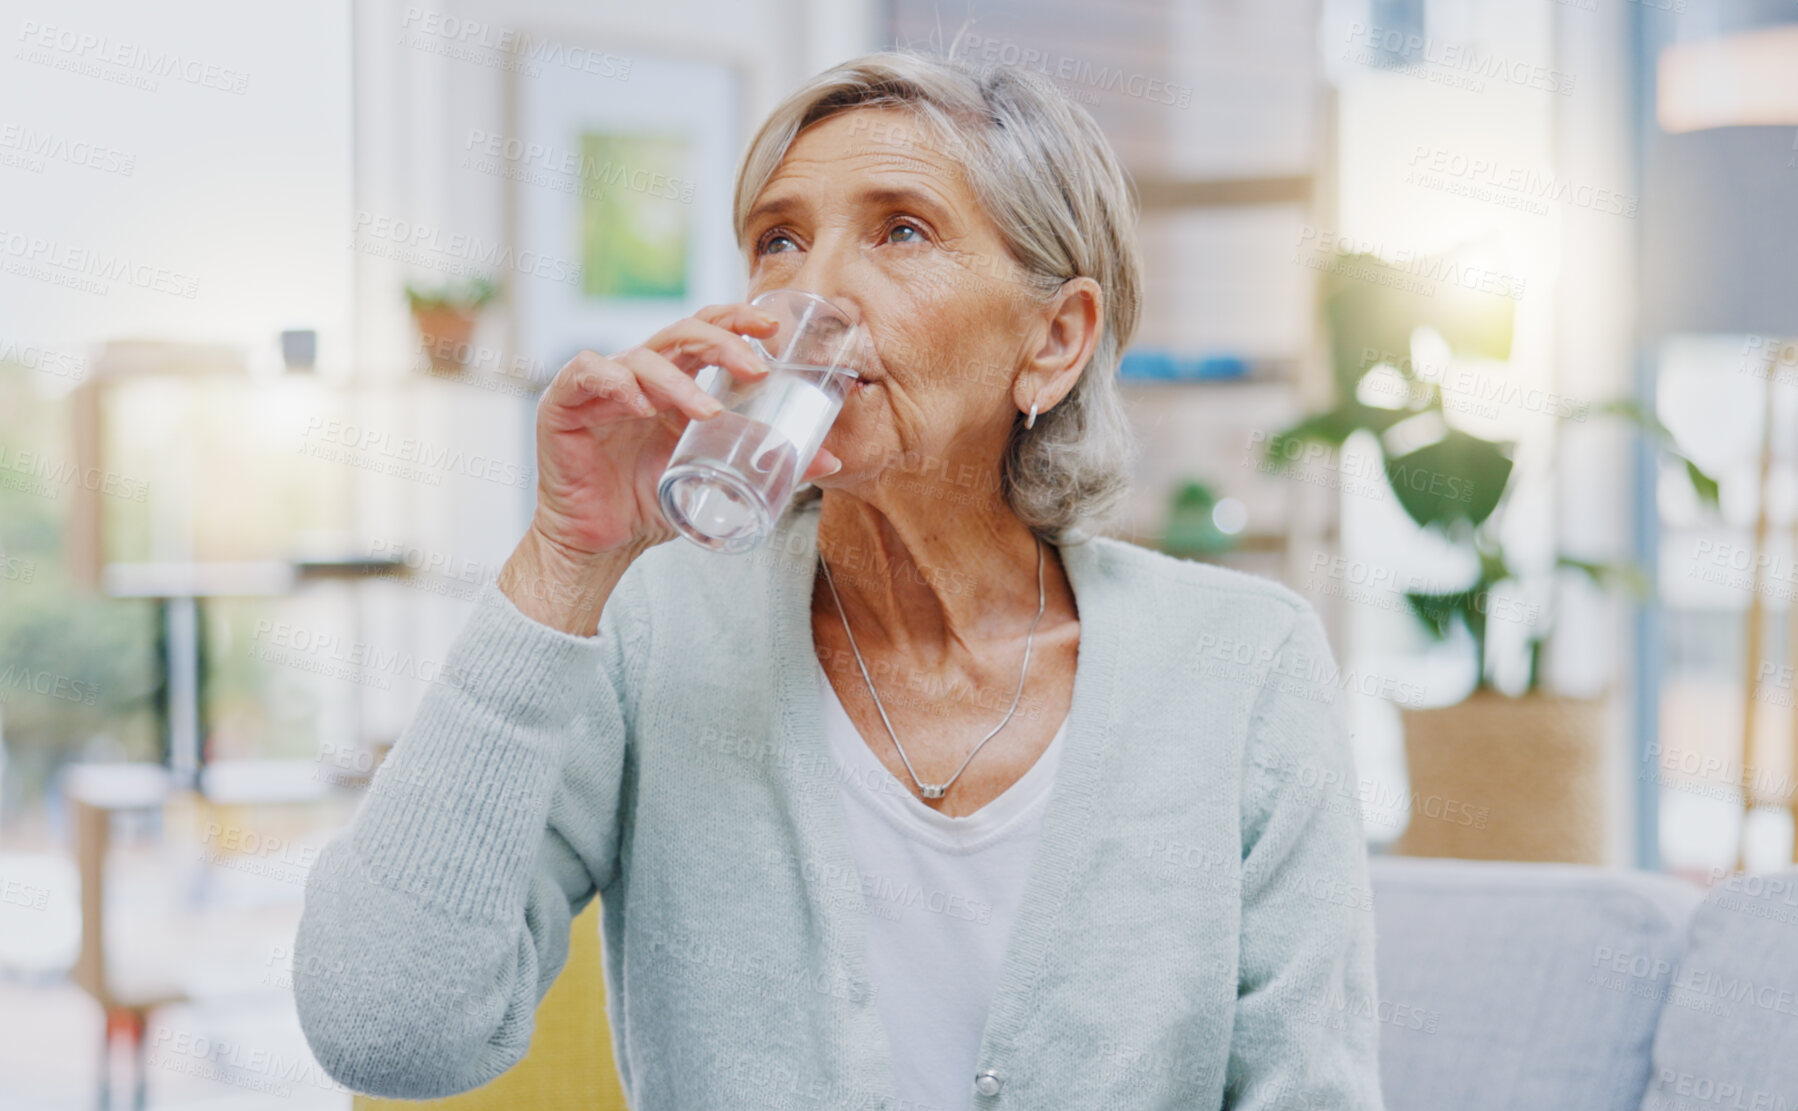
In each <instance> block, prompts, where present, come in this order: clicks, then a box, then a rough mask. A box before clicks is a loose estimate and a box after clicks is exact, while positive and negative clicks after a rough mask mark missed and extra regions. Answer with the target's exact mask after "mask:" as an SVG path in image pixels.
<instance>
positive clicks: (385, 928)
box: [293, 566, 644, 1099]
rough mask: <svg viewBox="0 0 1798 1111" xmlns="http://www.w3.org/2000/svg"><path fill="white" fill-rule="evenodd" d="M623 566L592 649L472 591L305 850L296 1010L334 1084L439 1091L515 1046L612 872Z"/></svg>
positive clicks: (625, 652) (624, 640)
mask: <svg viewBox="0 0 1798 1111" xmlns="http://www.w3.org/2000/svg"><path fill="white" fill-rule="evenodd" d="M635 570H636V567H635V566H633V568H632V572H634V571H635ZM632 572H627V573H626V575H625V577H624V579H623V580H622V581H621V582H620V583H619V585H618V587H617V588H616V589H615V590H614V593H613V595H612V597H611V598H610V599H608V600H607V604H606V606H605V609H604V611H603V612H602V615H601V619H600V622H599V627H598V630H597V632H596V635H594V636H592V637H578V636H573V635H570V634H567V633H563V632H561V631H559V630H556V629H552V628H550V627H549V626H547V625H543V624H540V623H538V622H536V621H534V620H532V619H531V618H529V617H526V616H525V615H524V614H522V613H521V612H519V610H518V609H517V608H516V607H515V606H514V605H513V604H512V602H511V600H510V599H509V598H507V597H506V596H505V594H504V593H502V592H501V591H500V590H499V589H498V587H497V586H496V585H495V584H494V583H493V582H491V581H489V582H488V583H486V584H485V586H484V587H483V589H482V592H481V594H480V596H479V599H478V602H477V605H476V607H475V612H474V614H473V615H472V617H471V618H470V619H469V621H468V623H467V624H466V625H465V626H464V627H463V629H462V630H461V632H460V633H459V634H458V635H457V637H456V639H455V640H454V641H453V642H452V645H451V647H450V650H449V651H448V652H447V653H446V655H445V662H444V666H443V668H442V669H441V670H440V673H439V675H438V678H437V681H435V682H434V683H433V684H432V685H431V686H430V687H429V689H428V690H427V691H426V693H425V696H424V698H423V699H422V701H421V702H420V704H419V708H418V711H417V713H416V715H415V716H414V718H413V720H412V722H411V724H410V725H409V726H408V728H407V729H406V731H405V732H404V734H403V735H402V736H401V738H400V739H399V741H398V743H397V744H395V746H394V748H393V750H392V752H391V753H390V754H389V755H388V757H387V759H386V760H385V761H383V762H382V764H381V766H380V767H379V768H378V769H377V771H376V773H375V776H374V778H373V780H372V781H371V783H370V784H369V787H368V790H367V794H366V795H365V797H364V798H363V799H362V801H361V802H360V803H359V805H358V807H357V810H356V813H355V816H354V817H353V818H352V820H351V821H350V823H349V825H348V826H347V827H346V828H345V829H343V830H341V831H340V832H339V833H338V834H337V835H336V836H335V837H334V838H333V839H332V840H331V841H330V842H328V843H327V844H326V846H325V847H324V849H323V850H322V852H321V853H320V854H319V857H318V860H317V862H316V864H315V865H314V866H313V868H312V870H311V872H310V873H309V875H308V876H307V881H306V902H305V910H304V912H303V914H302V917H301V921H300V926H299V933H298V937H297V938H296V941H295V945H294V967H293V986H294V1001H295V1005H296V1007H297V1009H298V1012H299V1018H300V1024H301V1027H302V1029H303V1030H304V1032H305V1035H306V1040H307V1042H308V1044H309V1045H310V1047H311V1049H312V1052H313V1054H314V1055H315V1056H316V1057H317V1058H318V1061H319V1064H320V1065H321V1066H322V1067H323V1069H324V1071H325V1072H326V1073H327V1074H329V1075H330V1076H331V1077H333V1078H334V1079H336V1080H337V1081H338V1082H340V1083H341V1084H343V1085H345V1086H347V1087H349V1088H352V1089H355V1090H357V1091H362V1092H367V1093H370V1094H374V1095H380V1096H388V1097H397V1098H407V1099H420V1098H429V1097H437V1096H444V1095H451V1094H454V1093H457V1092H463V1091H467V1090H469V1089H471V1088H475V1087H478V1086H480V1085H482V1084H485V1083H486V1082H488V1081H490V1080H492V1079H493V1078H494V1077H496V1076H498V1075H499V1074H500V1073H502V1072H504V1071H506V1070H507V1069H508V1068H510V1067H511V1066H512V1065H514V1064H516V1063H517V1062H518V1061H519V1060H520V1059H521V1058H522V1057H523V1056H524V1054H525V1051H526V1050H527V1049H528V1048H529V1047H530V1042H531V1030H532V1024H533V1020H534V1017H535V1014H536V1007H537V1004H538V1002H539V1001H540V1000H541V999H542V997H543V995H544V994H545V993H546V992H547V991H548V990H549V987H550V985H551V984H552V983H553V982H554V981H555V978H556V976H557V974H558V973H559V972H560V971H561V968H562V965H563V963H564V962H565V961H566V959H567V955H568V935H569V928H570V922H571V920H572V919H573V917H574V916H575V915H576V914H578V913H579V912H580V911H581V910H582V909H583V908H584V907H585V906H586V905H587V903H588V902H589V901H590V900H591V899H592V898H593V897H594V895H595V894H596V893H597V892H598V890H599V889H601V888H604V887H606V886H607V885H608V884H609V883H610V882H611V880H612V878H613V875H614V873H615V871H616V869H617V866H618V849H619V838H620V807H619V797H620V792H621V784H622V780H623V776H624V767H625V749H626V742H627V738H628V735H629V730H630V717H629V707H628V704H627V701H626V699H625V690H626V684H627V679H628V676H627V674H626V671H627V662H626V661H627V660H629V659H632V658H633V656H636V657H640V656H641V655H642V653H640V652H636V653H634V652H633V649H634V648H636V647H637V644H636V642H637V640H638V639H639V638H640V636H641V635H642V634H641V629H642V628H643V627H644V623H643V622H642V620H641V617H640V614H639V613H638V612H637V608H638V605H639V602H638V598H637V594H636V587H635V583H636V580H637V576H636V575H635V574H633V573H632Z"/></svg>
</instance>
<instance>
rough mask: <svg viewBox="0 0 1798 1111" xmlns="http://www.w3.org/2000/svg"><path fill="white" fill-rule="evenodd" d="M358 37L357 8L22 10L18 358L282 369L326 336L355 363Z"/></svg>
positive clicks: (3, 189) (5, 113)
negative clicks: (297, 335)
mask: <svg viewBox="0 0 1798 1111" xmlns="http://www.w3.org/2000/svg"><path fill="white" fill-rule="evenodd" d="M348 25H349V5H348V4H347V3H346V2H344V0H336V2H330V0H327V2H317V3H307V4H284V5H254V6H245V5H242V4H232V3H225V2H223V0H181V2H180V3H176V4H156V5H145V4H140V3H130V2H127V0H56V2H54V3H52V2H50V0H21V2H19V3H14V4H8V5H7V6H6V18H5V20H4V22H0V35H4V37H5V48H4V50H0V198H4V200H3V201H0V350H4V349H5V347H6V344H7V343H9V342H10V343H16V344H18V345H19V346H21V347H24V346H29V345H34V344H35V345H43V346H46V347H51V348H54V349H56V350H59V351H69V352H76V353H86V352H87V350H88V348H89V347H90V346H91V345H93V344H96V343H99V342H102V341H104V340H108V339H117V338H122V337H127V336H130V337H153V338H166V339H182V340H202V341H210V342H219V343H229V344H236V345H240V346H242V347H243V348H245V349H246V351H247V352H248V353H249V355H250V358H251V361H252V364H253V365H254V366H256V367H258V368H262V369H268V368H272V367H274V366H276V365H278V363H279V348H278V346H277V339H276V333H278V332H280V331H281V330H282V329H284V328H294V327H312V328H317V329H319V331H320V332H321V336H322V350H321V357H322V358H323V359H325V360H328V361H331V362H334V363H337V364H340V365H341V364H342V363H345V362H347V360H348V358H349V346H348V323H349V304H350V284H349V277H350V275H349V266H348V261H349V260H348V258H347V256H346V255H345V252H344V251H343V248H342V239H343V230H344V228H345V225H346V221H347V216H348V212H349V208H350V144H349V135H350V126H351V125H350V86H349V40H348ZM145 65H148V66H149V67H150V68H148V69H146V68H144V66H145ZM171 66H172V67H174V72H160V73H159V72H158V71H159V69H163V68H166V67H171ZM189 78H191V79H189ZM239 84H240V87H241V91H235V90H234V89H233V88H232V87H231V86H233V85H239ZM221 86H223V87H221ZM96 148H100V149H103V150H104V151H105V152H106V153H104V154H102V155H100V156H99V157H98V158H96V157H95V154H94V151H95V149H96ZM34 152H42V153H41V154H39V153H34ZM59 263H61V265H59ZM120 263H125V264H128V265H129V266H130V269H131V272H132V275H133V277H134V278H136V280H135V281H134V280H132V279H129V278H120V277H113V278H110V279H103V278H97V277H95V276H94V274H93V272H92V271H91V270H89V272H88V273H87V274H85V275H83V273H82V271H83V269H84V268H85V267H89V266H97V267H100V268H104V269H106V270H107V271H109V272H112V273H117V271H116V270H112V268H113V267H115V266H117V265H118V264H120ZM20 268H26V269H27V270H28V271H29V274H21V273H19V269H20ZM154 270H160V271H162V272H163V273H162V274H160V275H158V274H156V273H154V272H153V271H154ZM77 280H79V282H80V283H81V284H77V285H70V284H65V283H69V282H73V281H77ZM159 287H160V288H159ZM189 291H191V296H190V295H188V293H189Z"/></svg>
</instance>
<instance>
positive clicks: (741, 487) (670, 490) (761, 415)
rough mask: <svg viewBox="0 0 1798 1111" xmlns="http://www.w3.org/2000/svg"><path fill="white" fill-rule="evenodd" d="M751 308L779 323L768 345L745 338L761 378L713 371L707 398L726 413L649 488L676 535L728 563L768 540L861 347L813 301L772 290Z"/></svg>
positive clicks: (820, 301) (699, 430) (838, 318)
mask: <svg viewBox="0 0 1798 1111" xmlns="http://www.w3.org/2000/svg"><path fill="white" fill-rule="evenodd" d="M750 304H752V305H754V306H756V307H757V308H759V309H761V310H762V311H764V312H766V313H768V314H769V315H771V316H773V317H774V318H775V319H776V320H777V321H779V328H778V330H777V331H776V332H775V333H774V335H773V336H771V337H769V339H768V340H767V341H766V342H765V343H764V342H763V341H761V340H759V339H756V338H755V337H748V338H749V343H750V346H751V347H753V348H755V349H756V353H757V354H758V355H760V356H762V358H763V360H764V361H765V362H767V364H768V366H769V372H768V375H767V377H765V378H763V379H762V380H761V381H759V382H740V381H738V380H737V379H736V378H735V377H734V376H732V375H731V374H730V373H729V372H727V371H726V370H724V369H723V368H722V367H719V368H717V369H716V370H715V371H714V372H713V377H712V382H711V385H710V386H709V387H708V390H709V392H710V393H711V394H712V395H713V396H714V397H716V398H718V400H719V401H721V402H723V404H724V411H723V412H721V413H719V414H718V415H717V416H715V417H712V418H711V419H710V420H696V421H693V422H691V423H689V424H688V425H687V428H686V431H685V432H683V433H682V434H681V438H680V441H679V442H678V443H676V444H675V445H674V454H673V455H672V456H670V457H669V459H668V468H667V470H665V471H663V472H662V479H661V482H660V483H659V484H658V485H657V487H656V499H657V501H658V502H659V503H660V504H661V507H662V516H664V517H666V518H667V519H668V523H669V524H670V525H673V526H674V528H675V530H676V531H677V532H679V533H680V534H681V535H682V536H684V537H686V538H687V539H688V540H691V541H692V542H693V543H695V544H698V545H699V546H700V547H702V548H705V549H706V550H708V551H713V552H721V553H726V554H736V553H741V552H748V551H752V550H754V549H755V548H756V547H758V546H759V545H760V544H761V543H762V541H764V540H766V539H767V537H768V534H769V533H770V532H771V531H772V530H773V528H774V522H775V520H776V519H777V518H779V516H780V515H781V513H782V512H783V511H784V510H785V509H786V507H787V504H788V502H790V501H791V500H792V497H793V491H794V490H795V489H797V488H798V486H799V476H800V475H802V474H804V473H805V469H806V468H807V467H808V466H810V465H811V462H812V456H814V455H816V454H818V446H819V445H820V444H822V443H823V442H824V436H825V434H826V433H828V432H829V431H830V426H831V424H832V423H834V422H835V421H836V419H837V414H838V413H839V412H841V411H842V408H843V399H844V398H845V397H847V396H848V394H849V390H850V388H851V387H852V386H854V384H855V382H856V381H857V379H858V378H859V377H860V376H859V374H858V373H857V371H856V370H855V368H854V367H853V366H851V365H850V363H851V361H852V360H854V359H855V358H856V357H857V356H858V354H859V353H860V351H861V348H862V345H863V343H864V342H865V333H864V331H863V329H862V328H861V326H860V325H858V324H857V323H856V322H855V321H853V320H851V319H850V318H849V316H848V315H847V314H845V313H844V312H843V311H842V310H841V309H838V308H837V307H836V306H835V305H832V304H831V303H830V302H829V301H826V300H825V299H824V298H822V297H819V296H818V295H817V294H814V293H807V292H805V291H803V290H797V289H771V290H769V291H768V292H766V293H763V294H762V295H761V296H759V297H756V298H755V299H754V300H752V301H751V302H750Z"/></svg>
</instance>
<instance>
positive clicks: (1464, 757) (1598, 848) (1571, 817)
mask: <svg viewBox="0 0 1798 1111" xmlns="http://www.w3.org/2000/svg"><path fill="white" fill-rule="evenodd" d="M1614 705H1615V703H1614V701H1613V700H1612V699H1609V698H1569V697H1564V696H1560V695H1552V694H1544V693H1541V692H1537V693H1532V694H1526V695H1521V696H1511V695H1506V694H1503V693H1500V692H1498V691H1495V690H1491V689H1489V688H1488V689H1484V690H1479V691H1475V692H1474V693H1473V694H1471V695H1469V696H1468V697H1467V698H1465V699H1463V700H1462V701H1460V702H1457V703H1455V704H1454V705H1452V706H1437V707H1432V708H1429V709H1418V710H1410V709H1408V710H1405V711H1404V723H1405V766H1406V769H1407V770H1408V772H1409V774H1410V780H1411V786H1410V796H1409V798H1408V799H1407V802H1408V804H1409V807H1410V824H1409V825H1407V826H1406V827H1405V832H1404V833H1403V835H1401V836H1400V837H1399V839H1398V842H1397V843H1396V844H1395V845H1394V846H1393V848H1394V849H1395V851H1397V852H1399V853H1402V854H1404V855H1407V856H1443V857H1457V858H1460V859H1464V860H1536V861H1561V862H1565V863H1569V864H1592V865H1602V864H1604V863H1606V853H1605V837H1606V829H1607V827H1608V826H1609V825H1610V819H1611V815H1610V813H1609V809H1608V807H1607V805H1606V802H1605V800H1606V799H1608V798H1609V797H1610V792H1609V791H1607V790H1605V770H1606V751H1607V743H1608V741H1609V739H1610V736H1611V731H1610V728H1609V726H1610V716H1611V712H1612V709H1613V707H1614Z"/></svg>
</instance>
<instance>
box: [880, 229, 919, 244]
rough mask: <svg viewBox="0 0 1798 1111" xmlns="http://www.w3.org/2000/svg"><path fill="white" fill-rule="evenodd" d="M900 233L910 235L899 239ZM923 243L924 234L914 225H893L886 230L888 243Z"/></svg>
mask: <svg viewBox="0 0 1798 1111" xmlns="http://www.w3.org/2000/svg"><path fill="white" fill-rule="evenodd" d="M901 232H909V233H910V234H909V235H906V236H905V237H904V238H903V239H901V238H899V234H900V233H901ZM923 241H924V232H923V231H922V230H921V229H920V228H919V227H918V226H917V225H916V224H894V225H893V226H892V227H891V228H888V229H887V242H888V243H922V242H923Z"/></svg>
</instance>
